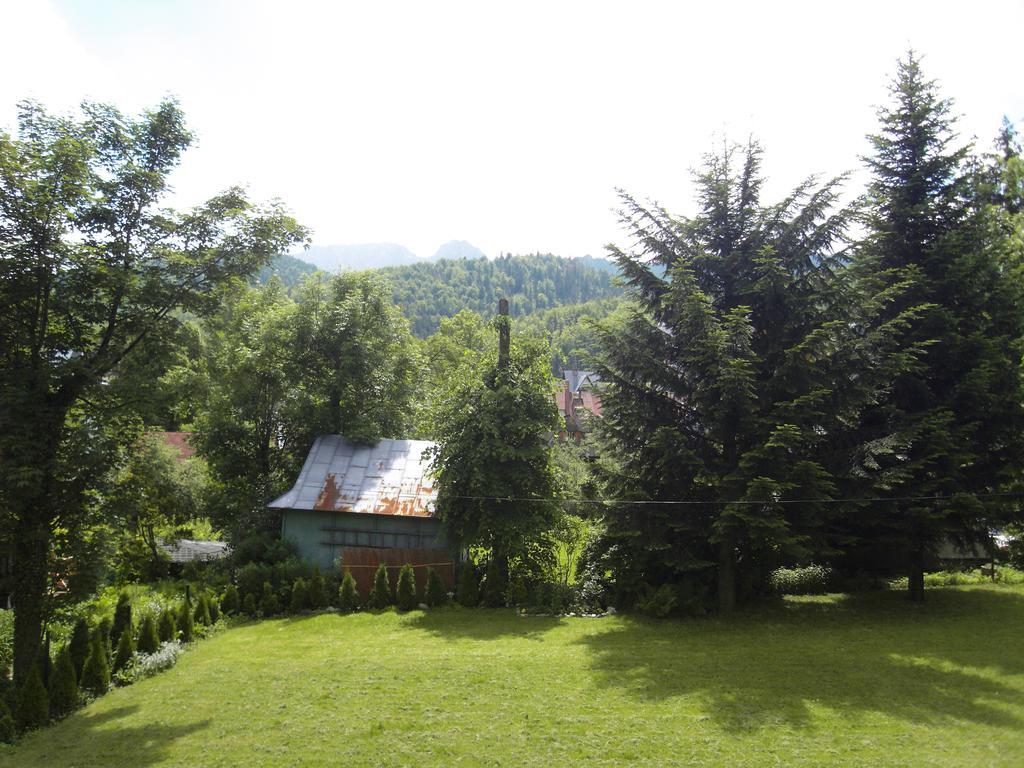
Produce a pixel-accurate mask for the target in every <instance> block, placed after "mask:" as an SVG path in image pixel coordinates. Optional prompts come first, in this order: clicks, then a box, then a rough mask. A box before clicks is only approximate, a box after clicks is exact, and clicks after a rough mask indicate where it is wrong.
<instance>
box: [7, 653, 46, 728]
mask: <svg viewBox="0 0 1024 768" xmlns="http://www.w3.org/2000/svg"><path fill="white" fill-rule="evenodd" d="M48 722H50V697H49V696H47V694H46V688H44V687H43V676H42V674H41V673H40V672H39V665H38V664H33V665H32V669H31V670H29V673H28V677H27V678H26V679H25V683H24V684H23V685H22V686H21V689H20V690H19V691H18V703H17V705H16V706H15V710H14V724H15V726H16V727H17V729H18V730H19V731H29V730H31V729H33V728H42V727H43V726H44V725H46V724H47V723H48Z"/></svg>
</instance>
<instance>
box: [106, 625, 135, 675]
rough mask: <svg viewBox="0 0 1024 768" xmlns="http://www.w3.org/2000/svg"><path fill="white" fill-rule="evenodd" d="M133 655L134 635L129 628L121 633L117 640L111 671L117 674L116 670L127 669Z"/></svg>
mask: <svg viewBox="0 0 1024 768" xmlns="http://www.w3.org/2000/svg"><path fill="white" fill-rule="evenodd" d="M134 657H135V636H134V634H133V633H132V631H131V629H130V628H129V629H126V630H125V631H124V632H122V633H121V637H120V639H118V641H117V650H116V651H115V652H114V663H113V665H112V667H111V671H112V672H113V673H114V674H117V673H118V672H121V671H124V670H127V669H128V667H129V666H130V665H131V663H132V659H133V658H134Z"/></svg>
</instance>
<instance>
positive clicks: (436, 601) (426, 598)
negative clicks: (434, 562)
mask: <svg viewBox="0 0 1024 768" xmlns="http://www.w3.org/2000/svg"><path fill="white" fill-rule="evenodd" d="M423 602H425V603H426V604H427V605H428V606H429V607H431V608H437V607H439V606H442V605H444V604H445V603H447V602H448V590H447V589H446V588H445V585H444V581H443V580H442V579H441V575H440V574H439V573H438V572H437V571H436V570H434V569H433V568H429V567H428V568H427V588H426V590H425V593H424V595H423Z"/></svg>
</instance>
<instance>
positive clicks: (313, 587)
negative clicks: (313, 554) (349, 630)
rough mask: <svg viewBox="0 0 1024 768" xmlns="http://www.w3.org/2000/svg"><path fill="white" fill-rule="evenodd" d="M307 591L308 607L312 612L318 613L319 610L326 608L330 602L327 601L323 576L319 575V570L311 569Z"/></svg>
mask: <svg viewBox="0 0 1024 768" xmlns="http://www.w3.org/2000/svg"><path fill="white" fill-rule="evenodd" d="M307 591H308V593H309V597H308V602H309V607H310V608H312V609H313V610H314V611H318V610H320V609H321V608H324V607H326V606H327V604H328V603H329V602H330V601H329V600H328V599H327V585H326V584H325V583H324V577H323V574H321V573H320V569H319V568H314V569H313V575H312V576H310V577H309V584H308V585H307Z"/></svg>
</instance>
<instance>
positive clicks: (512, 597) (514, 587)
mask: <svg viewBox="0 0 1024 768" xmlns="http://www.w3.org/2000/svg"><path fill="white" fill-rule="evenodd" d="M528 597H529V595H528V593H527V591H526V582H525V581H523V579H522V577H521V576H516V577H515V578H513V579H512V580H511V581H510V582H509V584H508V589H506V590H505V601H506V602H507V603H508V604H509V605H511V606H517V605H524V604H525V603H526V601H527V598H528Z"/></svg>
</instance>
